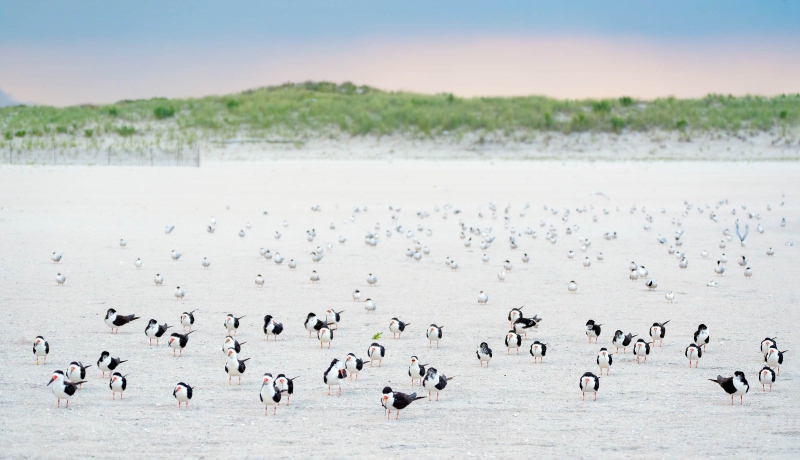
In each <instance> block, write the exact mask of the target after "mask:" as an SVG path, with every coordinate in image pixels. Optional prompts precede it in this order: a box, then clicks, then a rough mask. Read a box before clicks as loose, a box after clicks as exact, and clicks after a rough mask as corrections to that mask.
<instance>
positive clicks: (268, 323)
mask: <svg viewBox="0 0 800 460" xmlns="http://www.w3.org/2000/svg"><path fill="white" fill-rule="evenodd" d="M281 332H283V324H281V323H278V322H276V321H275V319H274V318H273V317H272V315H266V316H264V337H265V339H266V340H267V341H269V337H270V336H272V337H274V338H275V341H276V342H277V341H278V336H279V335H280V334H281Z"/></svg>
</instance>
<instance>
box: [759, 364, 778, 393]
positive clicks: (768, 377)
mask: <svg viewBox="0 0 800 460" xmlns="http://www.w3.org/2000/svg"><path fill="white" fill-rule="evenodd" d="M758 382H759V383H760V384H761V391H766V390H765V388H764V385H769V391H770V392H772V384H773V383H775V371H773V370H772V369H770V367H769V366H764V367H763V368H761V371H759V373H758Z"/></svg>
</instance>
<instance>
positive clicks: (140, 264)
mask: <svg viewBox="0 0 800 460" xmlns="http://www.w3.org/2000/svg"><path fill="white" fill-rule="evenodd" d="M133 265H135V266H136V268H142V259H140V258H138V257H137V258H136V260H134V261H133Z"/></svg>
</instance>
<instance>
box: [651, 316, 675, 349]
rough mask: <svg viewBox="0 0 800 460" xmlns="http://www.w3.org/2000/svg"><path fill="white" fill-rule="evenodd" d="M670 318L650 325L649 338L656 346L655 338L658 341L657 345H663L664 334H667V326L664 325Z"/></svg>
mask: <svg viewBox="0 0 800 460" xmlns="http://www.w3.org/2000/svg"><path fill="white" fill-rule="evenodd" d="M670 321H671V320H668V321H664V322H663V323H653V325H652V326H650V338H651V339H653V346H656V340H657V341H658V343H659V345H658V346H659V347H663V346H664V336H665V335H666V334H667V328H666V327H665V326H666V325H667V323H669V322H670Z"/></svg>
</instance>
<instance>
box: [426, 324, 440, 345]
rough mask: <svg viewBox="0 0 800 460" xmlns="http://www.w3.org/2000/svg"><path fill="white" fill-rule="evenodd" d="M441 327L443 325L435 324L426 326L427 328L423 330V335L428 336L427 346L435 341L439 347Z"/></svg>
mask: <svg viewBox="0 0 800 460" xmlns="http://www.w3.org/2000/svg"><path fill="white" fill-rule="evenodd" d="M443 327H444V326H437V325H435V324H431V325H430V326H428V329H427V331H426V332H425V336H426V337H427V338H428V348H431V347H432V345H433V342H436V348H439V340H441V338H442V328H443Z"/></svg>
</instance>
